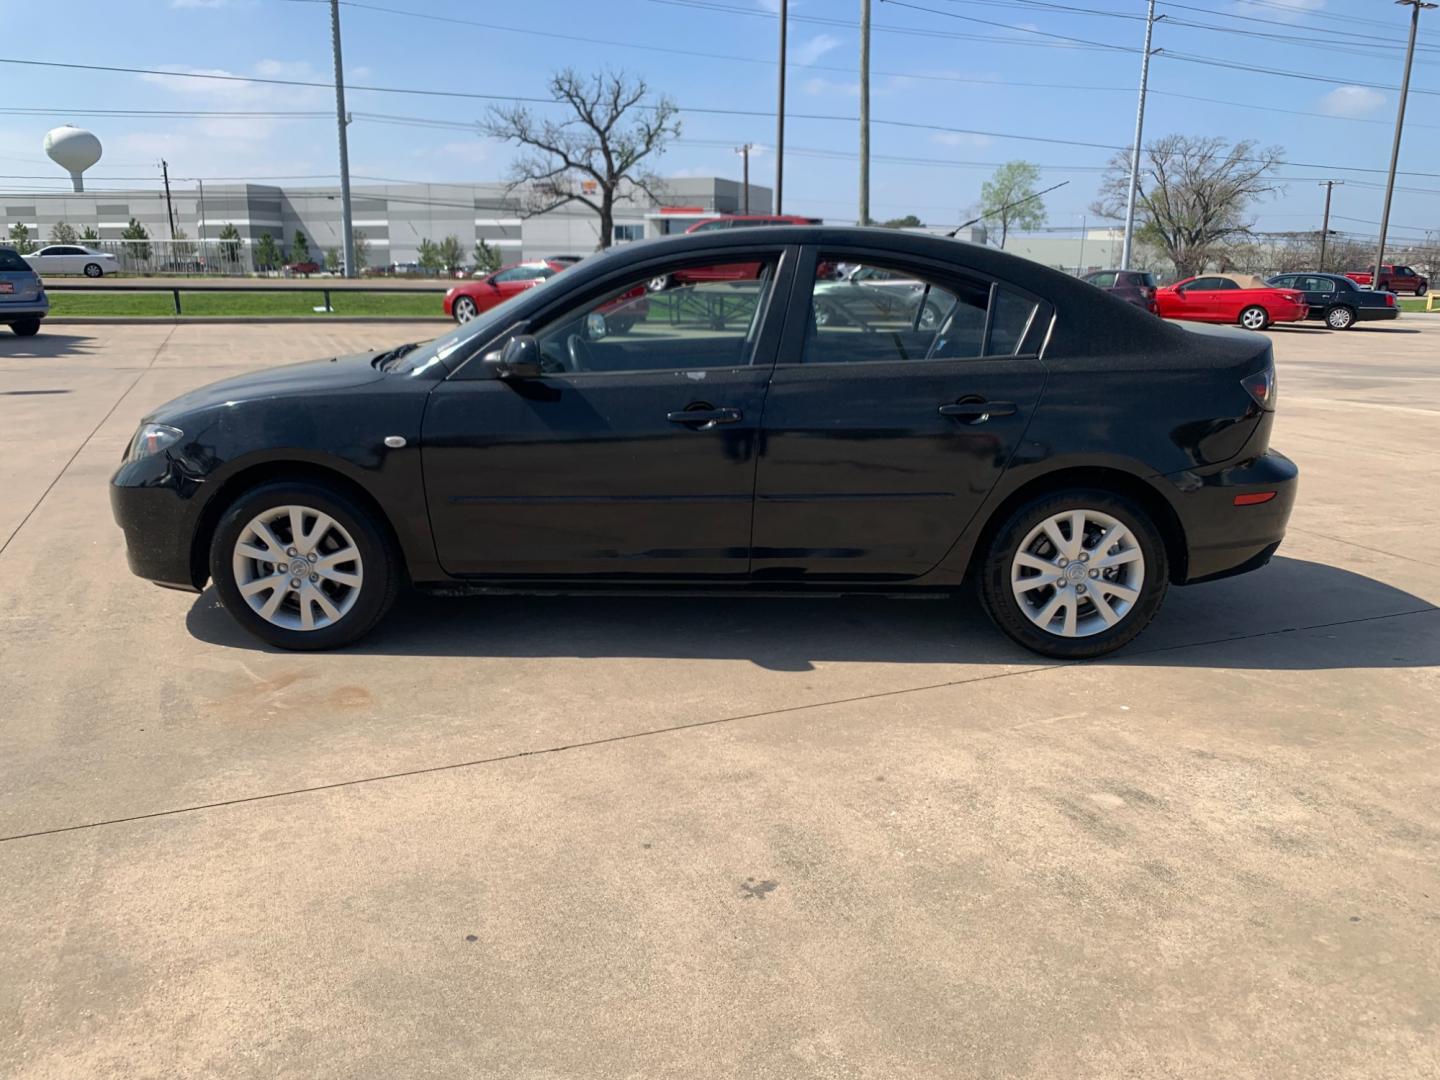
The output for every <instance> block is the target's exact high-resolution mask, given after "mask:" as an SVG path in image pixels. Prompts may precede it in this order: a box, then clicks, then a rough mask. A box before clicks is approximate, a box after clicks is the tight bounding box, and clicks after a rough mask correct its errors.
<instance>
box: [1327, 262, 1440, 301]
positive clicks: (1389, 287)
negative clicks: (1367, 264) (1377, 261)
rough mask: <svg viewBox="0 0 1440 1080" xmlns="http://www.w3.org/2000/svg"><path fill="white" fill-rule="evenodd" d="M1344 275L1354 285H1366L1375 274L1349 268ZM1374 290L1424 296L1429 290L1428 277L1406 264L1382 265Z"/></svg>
mask: <svg viewBox="0 0 1440 1080" xmlns="http://www.w3.org/2000/svg"><path fill="white" fill-rule="evenodd" d="M1345 276H1346V277H1348V278H1349V279H1350V280H1351V281H1353V282H1355V284H1356V285H1364V286H1366V287H1368V286H1369V285H1370V283H1371V282H1372V281H1374V280H1375V275H1374V274H1372V273H1371V272H1370V271H1369V270H1350V271H1347V272H1346V274H1345ZM1375 291H1376V292H1393V293H1401V292H1408V293H1414V294H1415V295H1416V296H1424V295H1425V294H1426V293H1427V292H1429V291H1430V279H1429V278H1427V277H1426V276H1425V275H1424V274H1421V273H1420V272H1419V271H1416V270H1412V269H1411V268H1410V267H1408V266H1393V265H1382V266H1381V267H1380V284H1379V286H1378V287H1377V288H1376V290H1375Z"/></svg>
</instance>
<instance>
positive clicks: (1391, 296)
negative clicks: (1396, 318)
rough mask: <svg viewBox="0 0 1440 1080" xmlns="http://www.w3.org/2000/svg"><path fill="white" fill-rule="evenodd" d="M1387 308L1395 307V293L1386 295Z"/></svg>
mask: <svg viewBox="0 0 1440 1080" xmlns="http://www.w3.org/2000/svg"><path fill="white" fill-rule="evenodd" d="M1385 306H1386V307H1394V306H1395V294H1394V293H1393V292H1387V293H1386V294H1385Z"/></svg>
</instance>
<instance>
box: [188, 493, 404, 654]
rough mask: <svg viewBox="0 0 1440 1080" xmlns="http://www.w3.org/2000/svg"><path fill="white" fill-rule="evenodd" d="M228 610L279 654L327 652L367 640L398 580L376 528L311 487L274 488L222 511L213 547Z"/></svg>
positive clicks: (350, 505) (213, 571)
mask: <svg viewBox="0 0 1440 1080" xmlns="http://www.w3.org/2000/svg"><path fill="white" fill-rule="evenodd" d="M210 576H211V577H212V578H213V579H214V581H215V588H216V591H217V592H218V593H219V594H220V600H221V602H222V603H223V604H224V605H225V609H226V610H227V611H229V612H230V614H231V615H232V616H234V618H235V620H236V621H237V622H238V623H239V624H240V625H241V626H242V627H244V628H245V629H246V630H248V631H249V632H250V633H251V634H254V635H255V636H256V637H258V638H260V639H261V640H262V641H266V642H268V643H270V644H271V645H277V646H279V647H280V648H282V649H332V648H335V647H337V646H341V645H348V644H350V643H351V642H353V641H356V640H358V639H360V638H361V637H363V636H364V635H365V634H367V633H369V632H370V630H371V629H372V628H373V627H374V626H375V624H376V623H377V622H379V621H380V618H381V616H383V615H384V614H385V612H386V611H387V610H388V609H389V607H390V604H391V603H392V602H393V601H394V599H395V592H396V589H397V586H398V583H399V578H400V571H399V566H398V562H397V559H396V556H395V553H394V551H393V550H392V548H391V544H390V542H389V540H388V538H387V536H386V534H385V533H384V532H383V530H382V527H381V525H380V524H379V523H378V522H376V521H374V520H373V518H372V516H371V514H370V513H369V512H367V511H366V510H364V509H362V508H361V507H360V506H359V505H357V504H356V503H355V502H353V501H352V500H351V499H349V498H347V497H346V496H344V495H342V494H340V493H339V492H337V491H332V490H330V489H329V488H326V487H322V486H321V485H319V484H313V483H272V484H265V485H262V486H261V487H257V488H255V489H253V490H252V491H249V492H246V493H245V494H244V495H242V496H241V497H240V498H239V499H237V500H236V501H235V502H234V504H232V505H231V506H230V508H229V509H228V510H226V511H225V515H224V516H223V517H222V518H221V519H220V523H219V525H218V526H217V528H216V529H215V535H214V538H213V539H212V540H211V544H210Z"/></svg>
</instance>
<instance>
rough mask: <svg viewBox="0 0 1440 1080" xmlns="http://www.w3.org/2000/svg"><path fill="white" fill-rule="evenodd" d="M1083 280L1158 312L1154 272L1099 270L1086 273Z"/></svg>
mask: <svg viewBox="0 0 1440 1080" xmlns="http://www.w3.org/2000/svg"><path fill="white" fill-rule="evenodd" d="M1081 280H1082V281H1088V282H1089V283H1090V284H1091V285H1094V286H1095V287H1096V288H1097V289H1104V290H1105V291H1106V292H1108V293H1109V294H1110V295H1111V296H1116V297H1119V298H1120V299H1121V300H1124V301H1125V302H1126V303H1127V304H1134V305H1135V306H1136V307H1138V308H1144V309H1145V310H1146V311H1148V312H1150V314H1152V315H1154V314H1157V312H1156V310H1155V290H1156V289H1157V288H1158V286H1157V284H1156V282H1155V275H1154V274H1151V273H1148V272H1147V271H1144V270H1097V271H1095V273H1093V274H1086V275H1085V276H1084V278H1082V279H1081Z"/></svg>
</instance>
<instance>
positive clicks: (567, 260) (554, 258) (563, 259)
mask: <svg viewBox="0 0 1440 1080" xmlns="http://www.w3.org/2000/svg"><path fill="white" fill-rule="evenodd" d="M583 258H585V256H584V255H551V256H550V258H549V259H548V260H546V261H547V262H558V263H564V264H565V265H566V266H574V265H575V264H576V263H578V262H579V261H580V260H581V259H583Z"/></svg>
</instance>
